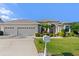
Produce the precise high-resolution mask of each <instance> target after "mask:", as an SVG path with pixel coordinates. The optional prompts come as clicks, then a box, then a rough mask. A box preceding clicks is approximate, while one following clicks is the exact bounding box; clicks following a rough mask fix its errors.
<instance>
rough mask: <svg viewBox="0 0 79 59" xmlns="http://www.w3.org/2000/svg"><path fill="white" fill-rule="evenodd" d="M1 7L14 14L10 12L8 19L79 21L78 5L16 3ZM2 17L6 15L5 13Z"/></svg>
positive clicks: (0, 5) (1, 5)
mask: <svg viewBox="0 0 79 59" xmlns="http://www.w3.org/2000/svg"><path fill="white" fill-rule="evenodd" d="M0 7H1V8H5V10H8V11H10V12H12V14H10V12H8V13H9V14H10V15H6V16H7V18H8V19H9V18H24V19H31V20H40V19H51V20H53V19H54V20H59V21H63V22H77V21H79V4H76V3H75V4H73V3H72V4H68V3H59V4H58V3H57V4H56V3H43V4H42V3H36V4H34V3H25V4H24V3H21V4H20V3H19V4H17V3H14V4H0ZM0 15H1V16H2V15H5V13H4V14H0ZM3 17H4V16H3Z"/></svg>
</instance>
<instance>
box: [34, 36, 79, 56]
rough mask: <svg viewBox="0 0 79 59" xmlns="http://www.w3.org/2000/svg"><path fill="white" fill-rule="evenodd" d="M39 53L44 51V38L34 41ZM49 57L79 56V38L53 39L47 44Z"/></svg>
mask: <svg viewBox="0 0 79 59" xmlns="http://www.w3.org/2000/svg"><path fill="white" fill-rule="evenodd" d="M34 42H35V45H36V48H37V51H38V53H41V52H43V51H44V42H43V40H42V38H35V40H34ZM47 52H48V55H51V56H79V37H64V38H51V41H50V42H49V43H48V44H47Z"/></svg>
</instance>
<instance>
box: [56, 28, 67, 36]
mask: <svg viewBox="0 0 79 59" xmlns="http://www.w3.org/2000/svg"><path fill="white" fill-rule="evenodd" d="M57 35H58V36H62V37H65V35H66V33H65V31H64V30H63V29H62V30H61V31H60V32H58V34H57Z"/></svg>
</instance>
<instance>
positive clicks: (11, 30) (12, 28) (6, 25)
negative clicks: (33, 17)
mask: <svg viewBox="0 0 79 59" xmlns="http://www.w3.org/2000/svg"><path fill="white" fill-rule="evenodd" d="M0 21H1V22H0V30H1V31H3V32H4V34H5V35H14V36H33V35H34V34H35V33H38V32H42V28H41V26H39V25H40V24H42V23H47V24H49V25H51V26H52V25H54V27H53V28H51V29H49V31H50V32H52V33H58V32H59V31H61V29H64V28H66V27H67V28H69V32H70V23H60V22H59V21H53V20H43V21H37V22H36V21H30V20H23V19H21V20H13V21H8V22H2V20H0Z"/></svg>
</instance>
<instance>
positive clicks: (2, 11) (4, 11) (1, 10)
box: [0, 8, 13, 15]
mask: <svg viewBox="0 0 79 59" xmlns="http://www.w3.org/2000/svg"><path fill="white" fill-rule="evenodd" d="M0 14H4V15H12V14H13V12H12V11H11V10H9V9H6V8H0Z"/></svg>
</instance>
